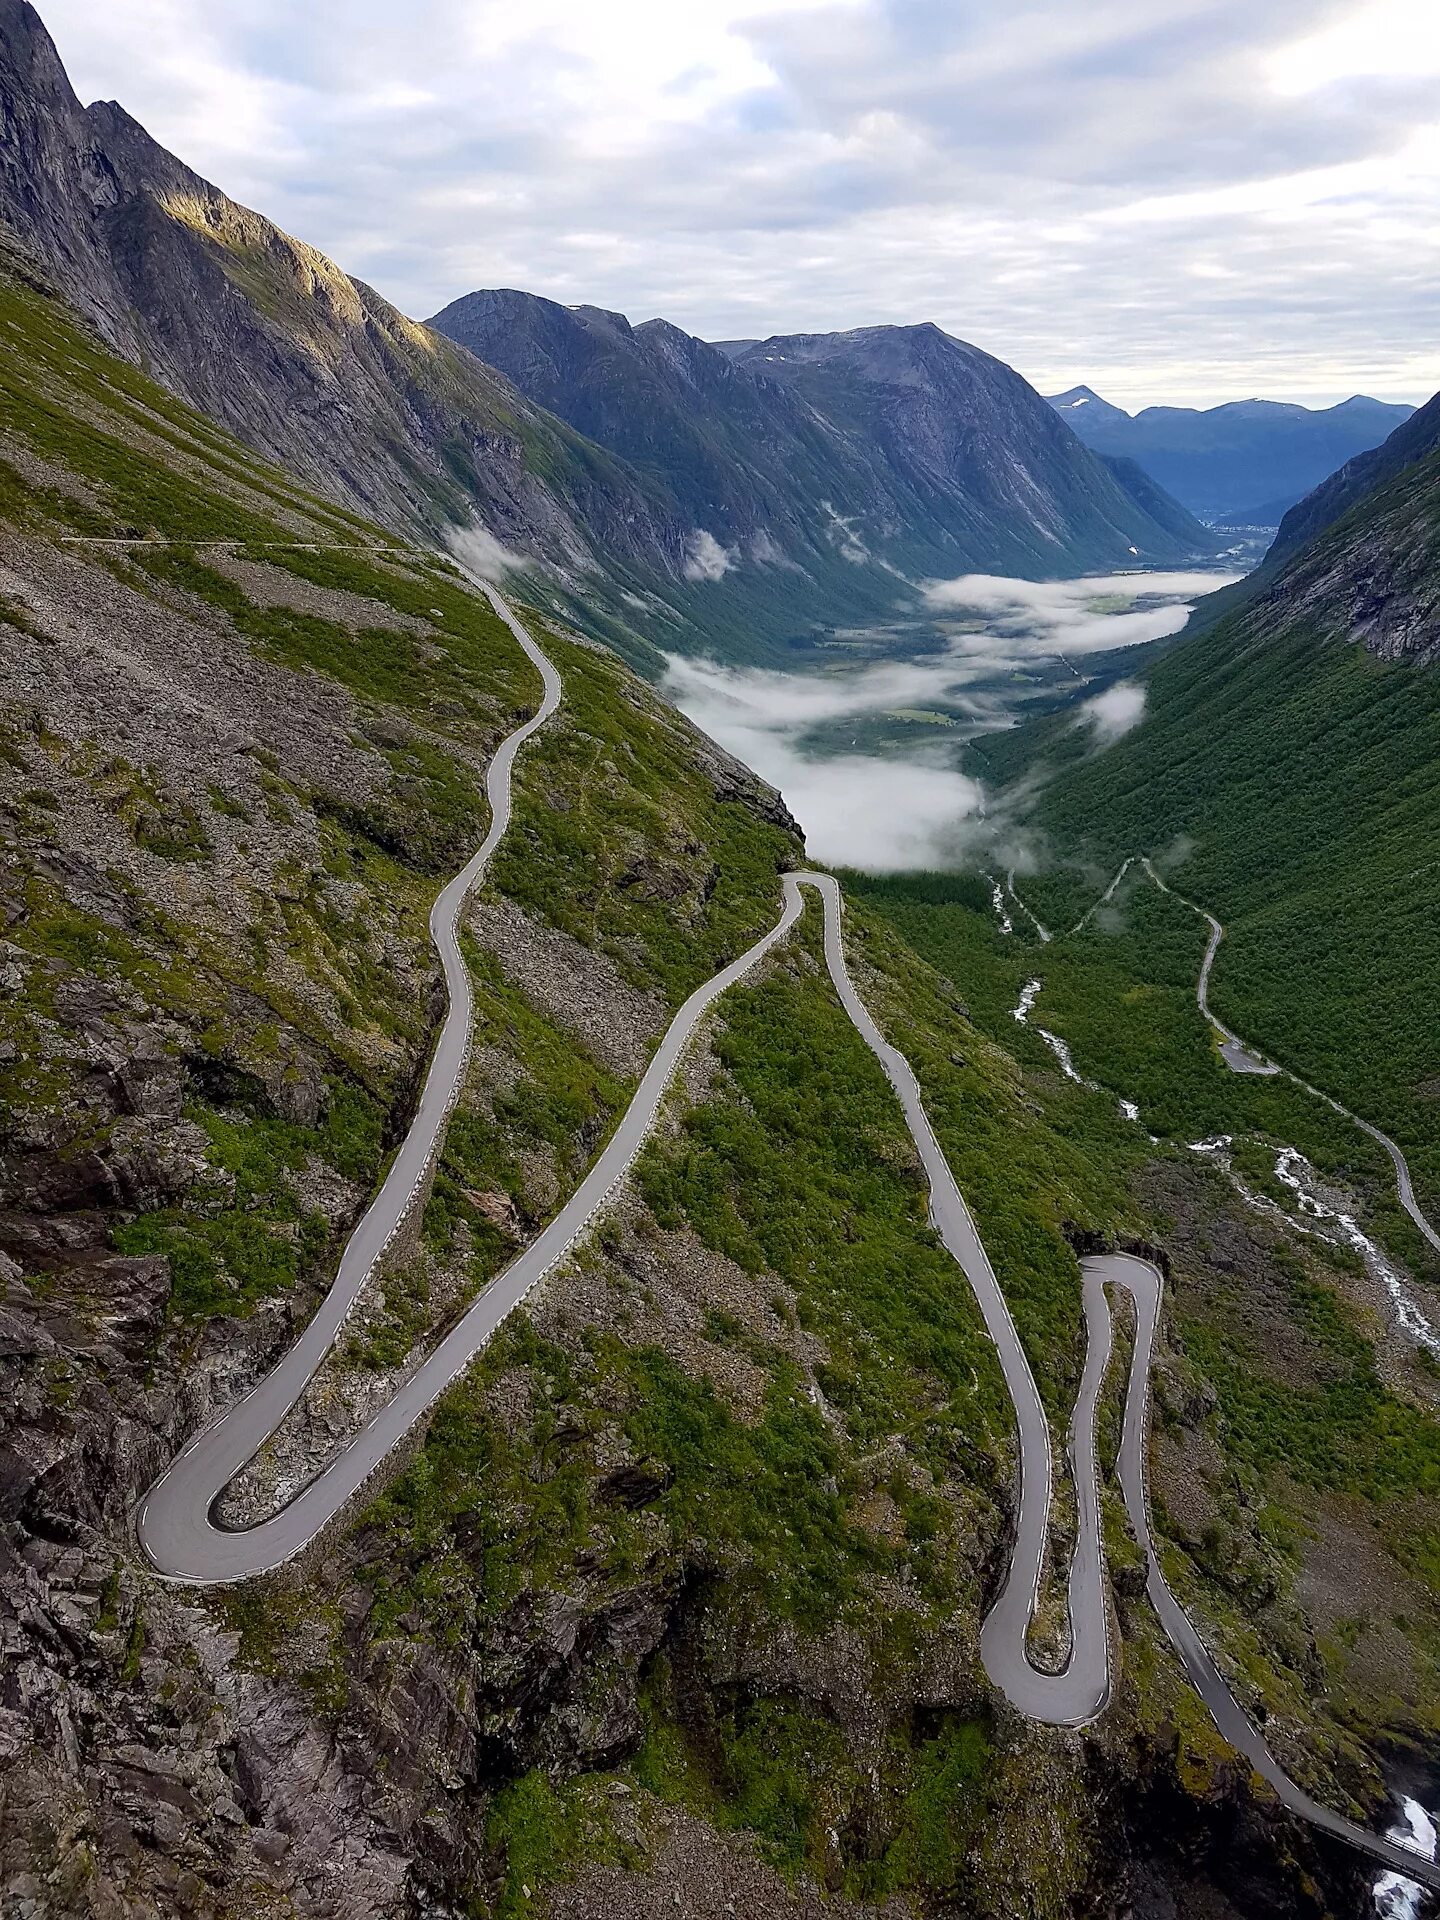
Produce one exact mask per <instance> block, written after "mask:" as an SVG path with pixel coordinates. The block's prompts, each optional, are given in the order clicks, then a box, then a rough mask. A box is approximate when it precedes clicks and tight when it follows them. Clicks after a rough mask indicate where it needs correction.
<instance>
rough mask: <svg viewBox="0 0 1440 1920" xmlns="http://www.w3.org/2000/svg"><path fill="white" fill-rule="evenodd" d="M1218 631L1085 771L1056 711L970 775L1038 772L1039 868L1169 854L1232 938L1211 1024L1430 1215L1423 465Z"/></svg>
mask: <svg viewBox="0 0 1440 1920" xmlns="http://www.w3.org/2000/svg"><path fill="white" fill-rule="evenodd" d="M1425 412H1426V413H1427V414H1428V413H1429V412H1430V409H1428V408H1427V409H1426V410H1425ZM1417 417H1418V416H1417ZM1402 431H1406V432H1408V431H1409V430H1408V429H1403V430H1402ZM1219 598H1220V597H1219V596H1217V599H1219ZM1217 611H1218V612H1219V617H1218V618H1216V617H1215V616H1214V615H1213V614H1208V613H1205V612H1204V610H1203V609H1202V617H1201V619H1200V621H1199V623H1198V625H1197V628H1196V629H1195V630H1194V631H1193V632H1191V633H1189V634H1187V636H1186V637H1185V638H1184V639H1183V640H1182V641H1181V642H1180V643H1179V644H1178V645H1176V646H1173V647H1172V648H1171V649H1169V650H1168V651H1167V652H1166V653H1165V654H1164V655H1163V656H1162V657H1161V658H1160V659H1159V660H1158V661H1157V662H1156V663H1155V664H1154V665H1153V666H1151V667H1150V668H1149V669H1148V671H1147V672H1146V674H1145V676H1144V684H1145V687H1146V689H1147V694H1148V702H1147V707H1146V711H1145V716H1144V719H1143V721H1142V722H1141V724H1140V725H1139V726H1137V727H1136V728H1135V729H1134V730H1133V731H1132V732H1131V733H1129V734H1128V735H1126V736H1125V737H1124V738H1123V739H1121V740H1120V741H1118V742H1117V743H1116V744H1115V745H1113V746H1111V747H1110V748H1109V749H1108V750H1106V751H1105V752H1103V753H1099V754H1087V752H1086V750H1085V744H1084V740H1083V737H1082V735H1081V734H1080V733H1078V732H1077V731H1076V729H1075V727H1074V724H1073V716H1070V715H1065V714H1060V715H1056V716H1053V717H1051V718H1050V719H1049V720H1047V721H1044V722H1041V723H1039V724H1038V725H1037V726H1036V727H1034V728H1031V729H1021V730H1019V731H1018V732H1017V733H1016V734H1015V735H1014V736H1012V737H1011V738H1009V739H995V740H992V741H990V742H987V743H986V751H987V754H989V756H990V760H991V764H992V766H993V768H994V769H995V772H996V774H997V776H998V777H1000V778H1002V779H1004V778H1013V777H1015V776H1017V775H1018V774H1019V773H1020V771H1021V770H1022V769H1027V770H1029V771H1030V772H1032V773H1033V772H1034V771H1035V770H1037V769H1038V768H1040V767H1041V766H1047V767H1049V768H1050V769H1051V770H1052V772H1053V774H1054V777H1053V779H1052V780H1051V781H1050V782H1049V784H1048V785H1046V786H1045V787H1044V789H1043V791H1042V792H1041V795H1040V797H1039V799H1038V801H1037V803H1036V806H1035V809H1034V813H1033V824H1034V826H1035V827H1036V828H1038V829H1039V830H1041V831H1042V832H1043V833H1044V834H1045V835H1046V836H1047V837H1048V840H1049V843H1050V845H1051V847H1052V848H1053V849H1057V850H1061V851H1064V852H1067V853H1076V852H1080V851H1082V850H1083V851H1085V852H1087V853H1088V854H1089V855H1090V856H1091V857H1092V858H1094V859H1095V860H1097V861H1098V862H1099V863H1100V864H1101V865H1105V864H1106V863H1109V862H1110V861H1112V860H1114V861H1116V862H1117V863H1118V859H1119V858H1123V857H1124V855H1125V854H1128V853H1131V852H1134V851H1136V850H1137V849H1148V850H1151V851H1155V852H1160V851H1163V850H1164V849H1165V848H1166V847H1167V846H1168V845H1169V844H1170V843H1171V842H1172V841H1175V842H1177V844H1178V845H1179V846H1180V848H1181V851H1182V852H1183V854H1184V858H1183V861H1182V863H1181V864H1180V865H1179V866H1178V868H1177V869H1176V876H1175V879H1176V884H1177V885H1178V886H1180V887H1181V888H1182V890H1183V891H1185V892H1187V893H1189V894H1190V895H1192V896H1193V897H1196V898H1198V899H1200V900H1202V901H1203V902H1204V903H1205V904H1206V905H1207V906H1209V907H1210V909H1211V910H1212V911H1213V912H1214V913H1216V914H1218V915H1219V916H1220V918H1221V919H1222V920H1224V921H1225V922H1226V924H1227V926H1228V927H1229V929H1230V931H1229V934H1228V935H1227V938H1226V940H1225V943H1224V946H1223V947H1222V949H1221V953H1220V957H1219V960H1218V962H1217V970H1216V978H1215V993H1216V997H1217V1005H1218V1007H1219V1010H1220V1011H1221V1012H1222V1014H1225V1016H1226V1017H1227V1018H1231V1019H1232V1020H1233V1022H1234V1024H1236V1025H1238V1026H1239V1027H1241V1028H1242V1030H1244V1031H1245V1032H1247V1033H1248V1034H1250V1035H1251V1036H1252V1037H1253V1038H1254V1039H1255V1040H1257V1041H1258V1042H1259V1043H1260V1044H1261V1045H1262V1046H1264V1047H1266V1048H1267V1049H1269V1050H1270V1051H1271V1052H1272V1053H1273V1054H1274V1055H1275V1057H1276V1058H1278V1059H1281V1060H1284V1061H1285V1062H1286V1063H1287V1064H1290V1065H1293V1066H1296V1067H1297V1068H1299V1069H1300V1070H1302V1071H1304V1072H1305V1073H1307V1074H1308V1076H1309V1077H1310V1078H1312V1079H1314V1080H1316V1081H1317V1082H1318V1083H1319V1084H1320V1085H1322V1086H1323V1087H1325V1088H1327V1089H1328V1090H1330V1091H1332V1092H1334V1093H1336V1094H1337V1095H1338V1096H1339V1097H1340V1098H1342V1099H1344V1100H1345V1101H1346V1102H1347V1104H1349V1105H1351V1106H1352V1107H1354V1108H1355V1109H1356V1110H1357V1111H1359V1112H1360V1113H1362V1114H1365V1115H1366V1116H1367V1117H1369V1118H1372V1119H1374V1120H1375V1121H1376V1123H1377V1124H1378V1125H1380V1126H1383V1127H1385V1128H1386V1129H1387V1130H1389V1131H1391V1132H1393V1133H1394V1134H1395V1136H1396V1137H1397V1138H1398V1139H1399V1140H1400V1141H1401V1143H1402V1145H1403V1146H1404V1148H1405V1150H1406V1152H1407V1153H1413V1154H1414V1155H1415V1164H1416V1172H1417V1177H1418V1178H1419V1179H1420V1180H1421V1182H1422V1184H1423V1186H1424V1188H1425V1190H1426V1192H1427V1193H1428V1194H1429V1195H1430V1196H1431V1197H1432V1198H1435V1197H1437V1196H1440V1106H1437V1103H1436V1100H1435V1098H1434V1090H1435V1087H1436V1085H1437V1084H1440V1079H1437V1076H1440V1045H1437V1041H1436V1030H1435V1024H1434V1021H1433V1019H1432V1018H1431V1008H1432V1006H1433V1002H1434V996H1435V994H1436V992H1437V991H1440V944H1437V934H1436V928H1437V927H1440V836H1437V829H1436V822H1437V819H1440V676H1437V674H1436V672H1435V664H1434V663H1435V662H1436V660H1437V658H1440V638H1437V632H1440V451H1435V452H1431V453H1429V454H1427V455H1426V456H1425V457H1424V458H1422V459H1420V460H1419V461H1416V462H1413V463H1411V464H1409V465H1407V466H1405V467H1403V468H1401V469H1400V470H1399V471H1398V472H1395V473H1394V474H1393V475H1392V476H1391V477H1389V478H1387V479H1385V480H1384V481H1383V482H1382V483H1381V484H1379V485H1377V486H1374V487H1372V488H1371V489H1370V491H1369V492H1368V493H1366V494H1364V495H1363V496H1362V497H1361V498H1360V499H1359V500H1358V501H1357V502H1356V504H1355V505H1354V506H1352V507H1351V509H1350V511H1349V512H1348V513H1345V514H1343V515H1342V517H1341V518H1340V519H1339V520H1337V521H1335V522H1334V523H1333V524H1332V525H1330V526H1329V527H1328V528H1325V529H1324V530H1323V531H1322V532H1320V533H1319V534H1318V536H1317V537H1316V538H1314V539H1313V540H1312V541H1311V542H1310V543H1309V544H1308V545H1307V546H1305V547H1304V548H1302V549H1301V550H1300V551H1299V552H1298V553H1297V554H1295V555H1293V556H1292V557H1291V558H1290V559H1289V560H1288V561H1281V562H1279V563H1277V566H1276V567H1267V568H1266V569H1264V570H1263V571H1262V573H1261V574H1260V575H1258V576H1256V577H1255V578H1254V579H1253V580H1252V581H1250V582H1247V583H1245V585H1244V586H1242V587H1241V588H1239V589H1234V590H1232V591H1231V593H1230V594H1229V595H1227V596H1225V605H1224V607H1223V608H1220V609H1217Z"/></svg>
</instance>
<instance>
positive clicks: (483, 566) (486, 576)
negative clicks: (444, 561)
mask: <svg viewBox="0 0 1440 1920" xmlns="http://www.w3.org/2000/svg"><path fill="white" fill-rule="evenodd" d="M445 544H446V546H447V547H449V549H450V551H451V553H452V554H454V556H455V558H456V560H457V561H458V562H459V563H460V565H461V566H462V567H463V568H464V569H465V571H466V572H467V573H473V574H478V575H479V577H480V578H481V579H482V580H494V581H498V580H499V579H500V578H501V576H502V575H503V574H506V573H514V572H523V570H524V569H525V568H526V567H528V566H529V564H530V562H529V561H528V560H527V559H525V557H524V555H523V554H518V553H512V552H511V551H510V549H509V548H508V547H504V546H501V544H500V542H499V541H498V540H497V539H496V538H495V536H494V534H493V533H491V532H490V531H489V529H488V528H487V527H482V526H481V524H480V522H479V521H478V520H474V521H472V522H471V523H470V525H469V526H468V527H450V528H448V529H447V531H446V534H445Z"/></svg>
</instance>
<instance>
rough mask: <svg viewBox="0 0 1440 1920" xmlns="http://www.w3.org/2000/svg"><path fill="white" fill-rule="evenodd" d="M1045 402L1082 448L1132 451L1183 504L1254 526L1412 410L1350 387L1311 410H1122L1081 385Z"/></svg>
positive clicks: (1255, 406)
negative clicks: (1350, 393)
mask: <svg viewBox="0 0 1440 1920" xmlns="http://www.w3.org/2000/svg"><path fill="white" fill-rule="evenodd" d="M1050 404H1051V406H1052V407H1054V409H1055V411H1056V412H1057V413H1059V414H1060V415H1062V416H1063V418H1064V419H1065V421H1066V423H1067V424H1068V425H1069V426H1070V427H1071V428H1073V429H1074V431H1075V432H1076V433H1077V434H1078V435H1079V436H1080V438H1081V439H1082V440H1083V441H1084V442H1085V444H1086V446H1087V447H1090V448H1092V449H1093V450H1094V451H1095V452H1096V453H1100V454H1105V455H1109V456H1118V457H1122V458H1128V459H1131V460H1134V461H1135V462H1136V463H1137V464H1138V465H1139V466H1141V467H1143V468H1144V470H1145V472H1146V473H1148V474H1149V475H1150V476H1151V478H1152V479H1153V480H1155V481H1156V482H1157V483H1158V484H1159V485H1160V486H1161V487H1163V488H1164V489H1165V491H1166V492H1167V493H1170V494H1173V495H1174V497H1175V498H1176V499H1177V500H1178V501H1180V502H1181V503H1182V505H1184V506H1186V507H1188V508H1189V510H1190V511H1191V513H1194V514H1197V515H1199V516H1200V517H1201V518H1202V519H1204V520H1206V521H1208V522H1210V523H1212V524H1218V525H1222V526H1262V527H1273V526H1276V525H1278V523H1279V521H1280V519H1281V516H1282V515H1283V514H1284V513H1285V511H1286V509H1287V508H1289V507H1292V506H1293V505H1294V504H1295V503H1296V501H1297V500H1300V499H1302V498H1303V497H1304V496H1305V495H1306V494H1307V493H1309V492H1310V490H1311V489H1312V488H1313V487H1317V486H1318V485H1319V484H1320V482H1321V481H1322V480H1324V479H1325V478H1326V476H1327V475H1329V474H1331V473H1333V472H1334V471H1335V470H1336V468H1337V467H1340V466H1343V465H1344V464H1345V462H1346V461H1348V460H1351V459H1353V458H1354V457H1355V455H1356V454H1360V453H1364V452H1366V451H1367V450H1368V449H1369V448H1371V447H1375V446H1378V445H1379V443H1380V442H1381V441H1382V440H1384V439H1385V437H1386V436H1387V434H1389V433H1391V432H1393V431H1394V429H1395V428H1396V427H1398V426H1399V425H1401V423H1402V422H1403V421H1405V420H1407V419H1408V418H1409V417H1410V414H1411V413H1412V412H1413V408H1410V407H1406V406H1396V405H1391V404H1390V403H1388V402H1386V401H1383V400H1369V399H1366V398H1365V397H1364V396H1363V395H1359V394H1357V395H1356V396H1355V398H1353V399H1351V400H1344V401H1342V402H1341V403H1340V405H1339V406H1336V407H1324V408H1319V409H1316V410H1312V409H1310V408H1308V407H1300V406H1294V405H1291V404H1290V403H1288V402H1284V401H1278V400H1233V401H1230V402H1228V403H1227V404H1226V405H1224V406H1220V407H1206V408H1195V407H1145V408H1143V409H1142V410H1141V412H1139V413H1136V414H1129V413H1126V412H1125V410H1124V408H1123V407H1117V406H1114V405H1112V403H1111V402H1110V401H1108V400H1104V399H1102V398H1101V397H1100V395H1099V394H1098V393H1096V392H1095V391H1094V389H1093V388H1091V387H1071V388H1070V389H1069V390H1068V391H1067V392H1065V393H1056V394H1051V395H1050Z"/></svg>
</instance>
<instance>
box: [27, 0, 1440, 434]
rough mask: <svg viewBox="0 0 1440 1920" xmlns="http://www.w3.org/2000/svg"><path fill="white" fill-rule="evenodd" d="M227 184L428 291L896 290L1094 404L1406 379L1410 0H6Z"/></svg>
mask: <svg viewBox="0 0 1440 1920" xmlns="http://www.w3.org/2000/svg"><path fill="white" fill-rule="evenodd" d="M42 12H43V13H44V15H45V18H46V20H47V23H48V24H49V25H50V27H51V29H52V30H53V31H54V33H55V35H56V38H57V40H58V42H59V45H60V48H61V52H62V54H63V55H64V57H65V58H66V60H67V61H68V62H69V64H70V66H71V70H72V73H73V75H74V78H75V82H76V86H77V88H78V90H79V91H80V92H81V94H82V96H83V97H84V98H87V99H91V98H95V97H97V96H98V97H104V98H118V99H120V100H121V101H122V102H123V103H124V104H125V105H126V106H127V107H128V108H129V109H130V111H131V112H133V113H134V114H135V115H136V116H137V117H138V118H139V119H141V120H142V121H143V122H144V123H145V124H146V125H147V126H148V127H149V128H150V130H151V131H152V132H153V133H154V134H155V135H156V137H157V138H159V139H160V140H162V141H164V142H165V144H167V145H168V146H170V147H172V148H173V149H175V150H176V151H178V152H179V153H180V155H181V157H182V158H184V159H185V160H187V161H189V162H190V163H191V164H192V165H195V166H197V167H198V168H199V169H200V170H201V171H202V172H205V173H207V174H209V175H210V176H212V177H214V178H215V179H217V180H218V182H219V184H220V185H222V186H224V187H225V188H227V189H228V190H229V191H231V192H232V193H234V194H235V195H236V196H237V197H238V198H240V199H241V200H244V201H246V202H247V203H248V204H251V205H256V206H259V207H261V208H262V209H263V210H264V211H265V212H267V213H269V214H271V215H272V216H273V217H275V218H277V219H279V220H280V221H281V222H282V224H284V225H285V226H287V227H288V228H290V229H291V230H292V231H293V232H296V233H298V234H300V235H301V237H303V238H305V239H308V240H311V241H313V242H314V243H315V244H317V245H319V246H321V247H323V248H324V249H325V250H326V251H327V252H329V253H331V254H332V255H334V256H335V257H336V258H337V259H338V260H339V261H340V262H341V264H342V265H343V266H345V267H346V268H347V270H349V271H350V272H352V273H356V274H358V275H359V276H360V277H362V278H364V279H366V280H368V281H370V282H372V283H373V284H375V285H377V286H379V287H380V288H381V289H382V290H383V291H384V292H386V293H388V294H389V295H390V296H391V297H392V298H393V299H395V300H397V301H398V303H399V304H400V305H401V306H403V307H404V308H405V309H406V310H407V311H409V312H411V313H413V314H416V315H424V314H427V313H432V312H434V311H436V310H437V309H438V308H439V307H440V306H442V305H444V304H445V302H447V301H448V300H450V299H452V298H454V297H455V296H456V295H457V294H459V293H462V292H465V291H467V290H469V289H471V288H474V287H479V286H497V285H498V286H504V285H511V286H523V287H530V288H533V289H534V290H535V291H537V292H541V293H546V294H549V295H551V296H553V297H554V298H556V299H559V300H561V301H582V300H584V301H594V302H597V303H599V304H601V305H604V306H607V307H613V308H618V309H621V310H623V311H626V312H628V313H630V314H632V315H633V316H634V317H636V318H644V317H647V316H649V315H651V314H655V313H663V314H665V315H667V316H668V317H669V318H671V319H673V320H674V321H676V322H677V323H678V324H680V325H682V326H686V327H688V328H690V329H691V330H692V331H695V332H698V333H701V334H706V335H709V336H710V337H734V336H754V335H764V334H767V333H770V332H775V331H797V330H805V329H807V328H834V327H846V326H858V325H863V324H871V323H874V322H877V321H884V320H920V319H933V320H935V321H937V322H939V324H940V325H942V326H944V327H945V328H947V329H948V330H949V331H951V332H954V333H956V334H958V335H960V336H961V337H962V338H966V339H971V340H974V341H976V342H977V343H978V344H980V345H982V346H985V347H987V348H989V349H991V350H992V351H995V352H997V353H999V354H1000V356H1001V357H1002V358H1004V359H1006V360H1008V361H1010V362H1011V363H1012V364H1014V365H1017V366H1019V367H1020V368H1021V370H1022V371H1023V372H1025V373H1026V374H1027V375H1029V376H1030V378H1032V379H1033V380H1035V381H1036V383H1037V384H1038V385H1040V386H1041V387H1042V388H1043V389H1045V390H1047V391H1048V390H1054V389H1057V388H1059V387H1062V386H1069V385H1072V384H1074V383H1075V382H1076V381H1077V380H1087V381H1089V382H1090V383H1091V384H1093V385H1094V386H1095V387H1096V388H1097V389H1098V390H1099V391H1100V392H1102V393H1104V394H1106V396H1107V397H1108V398H1112V399H1115V400H1117V401H1119V402H1121V403H1122V404H1130V405H1133V404H1137V403H1143V402H1144V401H1148V400H1157V399H1169V400H1176V401H1192V402H1194V401H1203V402H1214V401H1216V400H1221V399H1227V398H1239V397H1244V396H1245V395H1247V394H1251V393H1256V392H1268V393H1271V394H1272V395H1276V396H1281V397H1295V398H1305V399H1339V398H1343V397H1344V396H1345V395H1346V394H1348V393H1350V392H1353V391H1357V390H1362V391H1363V390H1367V389H1369V390H1375V389H1379V390H1380V391H1381V392H1382V394H1383V395H1385V396H1387V397H1389V396H1392V395H1393V396H1396V397H1408V398H1412V399H1419V398H1422V397H1424V396H1426V395H1428V393H1430V392H1431V391H1432V390H1433V389H1434V388H1435V387H1436V385H1437V384H1440V348H1437V345H1436V336H1435V328H1434V311H1435V298H1436V292H1437V285H1440V236H1437V229H1436V225H1435V221H1434V206H1435V199H1436V194H1437V191H1440V136H1437V134H1436V133H1435V130H1434V88H1435V78H1436V74H1437V72H1440V52H1437V38H1440V36H1437V31H1436V28H1435V24H1434V17H1433V8H1432V7H1428V6H1426V5H1424V4H1423V0H1328V3H1327V4H1326V5H1325V6H1324V7H1317V5H1316V0H1267V4H1265V5H1263V6H1256V5H1254V4H1253V0H1095V4H1093V5H1091V6H1083V7H1080V6H1075V5H1074V4H1073V0H1017V3H1016V4H1015V5H1013V6H1009V7H1003V8H1002V7H997V6H989V7H986V6H968V7H961V6H956V5H955V4H954V0H766V3H765V4H764V5H760V6H757V5H756V4H755V0H690V4H687V5H686V6H683V7H676V6H673V5H667V4H664V0H607V4H606V5H605V6H603V7H597V6H595V5H593V4H592V3H591V0H531V4H530V5H528V6H527V7H526V8H524V9H517V8H514V7H511V6H507V5H506V4H504V0H415V4H414V5H413V6H411V7H409V8H396V7H394V6H393V5H391V4H388V0H385V3H384V4H382V0H312V4H311V5H309V6H307V7H305V8H304V9H303V10H297V9H295V8H294V7H293V6H292V5H290V4H289V3H288V0H234V3H233V4H231V5H228V6H225V7H214V6H205V5H203V4H202V0H107V4H106V5H105V6H104V7H96V6H95V5H94V0H43V3H42Z"/></svg>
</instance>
